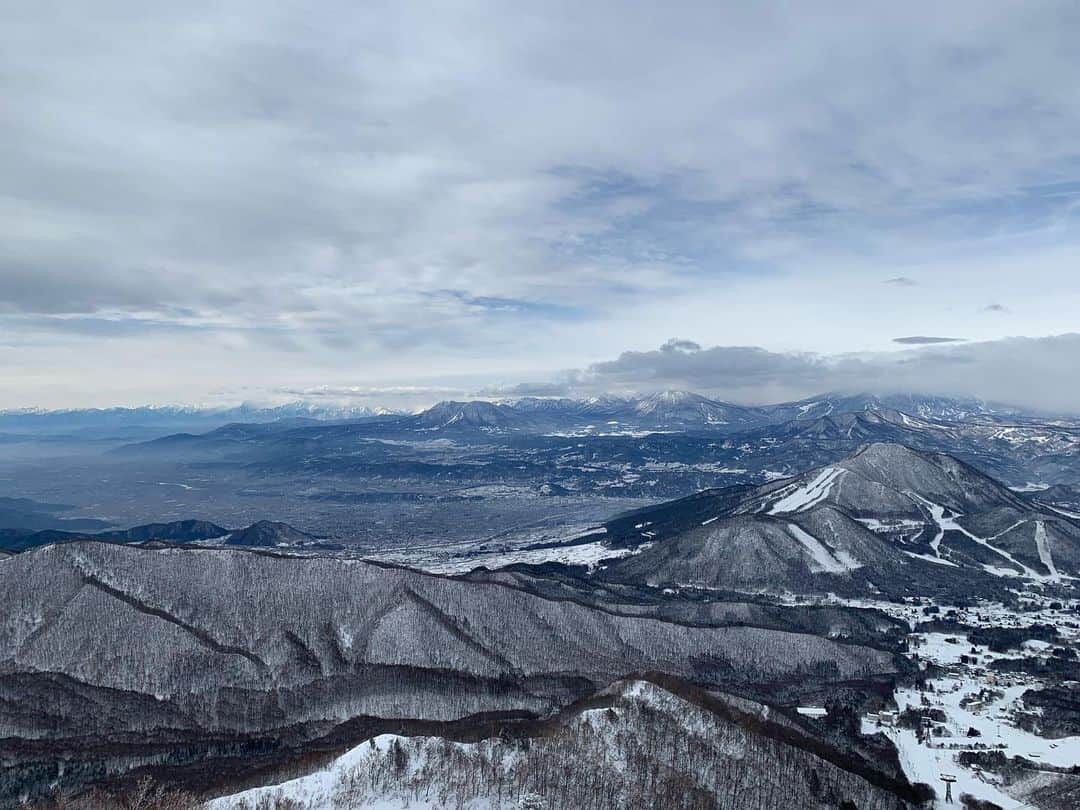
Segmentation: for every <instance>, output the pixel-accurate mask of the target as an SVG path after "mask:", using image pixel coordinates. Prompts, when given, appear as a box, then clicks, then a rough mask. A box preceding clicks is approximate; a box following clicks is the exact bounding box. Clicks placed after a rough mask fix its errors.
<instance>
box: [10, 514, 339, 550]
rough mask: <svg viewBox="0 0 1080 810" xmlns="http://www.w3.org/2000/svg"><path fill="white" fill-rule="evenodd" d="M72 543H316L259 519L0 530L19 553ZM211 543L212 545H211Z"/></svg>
mask: <svg viewBox="0 0 1080 810" xmlns="http://www.w3.org/2000/svg"><path fill="white" fill-rule="evenodd" d="M76 540H98V541H101V542H106V543H120V544H139V543H154V542H161V543H168V544H176V545H184V544H189V543H201V544H208V543H209V544H210V545H214V546H226V547H227V546H242V547H247V548H278V547H280V546H293V547H296V546H302V545H310V544H314V543H318V542H319V538H318V537H316V536H315V535H311V534H308V533H307V532H302V531H300V530H299V529H297V528H295V527H293V526H290V525H289V524H288V523H280V522H276V521H270V520H260V521H258V522H256V523H253V524H251V525H250V526H245V527H244V528H242V529H226V528H224V527H222V526H219V525H217V524H216V523H211V522H210V521H207V520H176V521H172V522H169V523H147V524H144V525H142V526H133V527H132V528H130V529H115V530H110V531H102V532H93V533H90V532H76V531H62V530H58V529H46V530H44V531H34V532H31V531H19V530H15V529H0V550H3V551H6V552H8V553H19V552H24V551H29V550H30V549H34V548H39V547H41V546H45V545H49V544H51V543H64V542H72V541H76ZM211 541H212V542H211Z"/></svg>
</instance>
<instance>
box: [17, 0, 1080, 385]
mask: <svg viewBox="0 0 1080 810" xmlns="http://www.w3.org/2000/svg"><path fill="white" fill-rule="evenodd" d="M928 19H932V20H933V24H932V25H928V24H927V22H926V21H927V20H928ZM1078 33H1080V11H1078V10H1077V7H1076V5H1075V4H1074V3H1068V2H1054V1H1053V0H1050V1H1049V2H1045V3H1038V4H1034V5H1032V4H993V6H992V7H987V4H986V3H982V2H978V1H977V0H957V2H952V3H948V4H941V3H939V2H938V3H932V2H929V0H925V1H924V2H914V3H906V4H891V5H890V4H872V5H871V6H870V7H868V8H866V9H863V11H862V13H860V14H858V15H852V14H847V13H845V12H844V9H843V6H842V5H841V4H839V3H833V2H826V3H825V4H824V5H822V6H820V7H815V8H813V9H810V8H804V7H801V6H795V7H792V5H791V4H789V3H781V2H779V1H778V2H763V3H754V4H745V3H744V4H715V3H714V4H708V3H699V2H680V1H679V0H676V2H673V3H670V4H666V5H665V7H664V10H663V13H659V12H658V11H657V9H656V6H655V5H654V4H630V5H629V6H628V5H627V4H625V3H617V2H615V0H599V2H596V3H590V4H588V5H587V7H584V8H582V7H578V6H570V5H567V4H565V3H562V2H558V0H557V1H556V2H554V3H552V2H528V0H526V2H524V3H520V4H517V3H516V4H512V5H511V4H505V3H502V4H500V3H494V2H490V0H461V2H457V3H454V4H452V5H450V6H445V7H443V6H440V7H438V8H433V7H432V4H430V3H419V2H411V1H410V0H404V1H403V2H388V0H387V1H384V0H373V2H367V3H363V4H355V3H345V2H341V1H340V0H336V1H335V0H331V2H329V3H326V4H319V5H318V6H312V5H311V4H305V3H298V2H292V1H291V0H285V2H281V3H274V4H273V7H272V8H268V7H267V4H265V3H257V2H254V0H237V1H236V2H233V3H229V4H228V6H227V7H225V6H222V5H221V4H206V3H184V4H173V5H172V6H169V7H167V8H166V7H161V6H160V5H159V4H152V5H150V6H148V5H147V4H145V3H137V2H135V1H134V0H106V2H105V3H104V5H103V6H102V8H101V11H100V13H98V14H94V15H85V14H83V15H77V14H68V13H57V9H56V8H55V7H54V4H53V3H51V2H42V3H32V4H26V3H23V4H18V3H15V4H7V5H6V7H5V8H4V9H3V10H2V11H0V92H2V94H3V100H4V101H3V104H2V105H0V125H2V126H3V129H4V149H3V150H2V151H0V176H3V177H4V194H3V196H2V197H0V335H3V338H2V339H3V340H4V341H5V343H9V342H10V341H12V340H14V339H15V338H12V337H11V335H12V334H14V333H16V332H17V339H18V341H19V346H20V350H19V352H18V355H19V356H18V357H10V356H9V357H7V358H2V357H0V380H2V381H3V383H4V392H3V393H2V394H0V396H2V397H4V398H5V403H8V404H12V405H19V404H70V403H71V402H72V399H73V398H74V399H75V400H78V401H80V402H85V401H89V400H90V399H91V398H94V397H98V396H103V395H104V394H103V392H114V391H115V392H120V391H121V384H123V386H124V387H123V391H124V396H136V397H137V396H139V390H141V389H138V388H131V389H128V388H127V387H126V386H127V385H128V383H129V382H130V381H137V380H140V379H143V378H145V379H147V380H150V379H152V378H154V377H155V374H156V373H157V370H156V369H155V368H154V366H155V364H156V363H157V362H158V361H156V360H154V359H153V358H154V357H161V356H164V355H166V354H167V355H169V356H170V357H172V356H175V357H178V358H180V362H183V361H184V359H185V358H187V362H188V363H189V365H190V367H189V368H187V369H186V373H185V374H174V375H173V378H174V383H173V384H174V386H175V387H174V389H172V396H174V397H180V396H185V395H187V394H188V392H190V391H191V387H192V386H193V385H198V386H205V388H206V389H207V390H210V389H213V388H214V387H216V386H220V385H222V384H226V383H228V381H229V380H231V379H233V378H235V377H236V376H237V375H241V376H247V375H254V370H255V369H258V370H260V371H261V372H263V373H264V374H267V375H269V374H273V375H274V376H275V380H273V381H268V382H267V385H268V386H270V387H273V386H275V385H277V384H279V383H281V382H282V380H281V378H286V377H289V376H292V377H294V378H296V379H297V385H298V386H300V387H303V385H304V384H306V383H307V382H310V380H309V379H308V378H309V377H310V376H312V375H315V374H316V373H318V374H320V375H326V376H327V377H331V378H333V379H334V380H339V379H346V380H348V379H352V376H353V375H355V373H356V371H357V369H358V368H362V370H363V373H364V374H365V375H367V376H370V377H371V378H372V380H374V381H376V382H377V381H378V380H384V379H387V378H388V377H390V376H393V377H394V378H395V379H396V378H398V377H401V376H404V377H413V376H423V375H429V374H431V373H433V372H434V371H438V372H439V373H449V374H458V373H461V374H466V373H468V374H475V373H477V372H478V370H479V369H480V368H481V367H482V368H484V369H487V370H488V371H489V372H491V373H492V375H493V376H497V375H496V374H495V370H506V369H510V370H515V371H519V372H520V373H521V374H525V373H527V372H530V371H531V370H533V369H539V368H545V369H550V368H559V367H563V366H571V365H584V364H585V363H586V362H587V361H588V358H589V357H590V356H596V353H597V352H601V351H602V352H605V353H607V354H609V355H614V354H615V353H616V352H617V351H618V350H619V348H621V347H623V346H626V345H631V344H630V341H634V342H638V341H642V343H641V344H639V345H653V344H658V343H660V342H661V341H662V340H663V339H664V338H665V337H666V336H667V335H669V334H671V331H672V330H673V328H678V330H679V331H680V332H686V333H691V332H693V333H695V334H702V335H706V334H707V335H708V337H709V341H710V342H714V343H728V344H737V343H747V344H754V345H758V344H764V343H768V344H769V346H770V347H772V348H774V349H779V348H781V347H783V346H792V345H801V344H799V343H797V342H796V341H797V340H799V339H802V340H806V341H810V340H812V339H816V336H820V335H826V334H827V335H828V340H830V341H832V340H835V342H837V343H842V342H846V344H845V345H844V346H842V347H841V348H842V349H844V350H850V351H857V350H859V351H861V350H866V349H869V348H882V347H884V346H886V345H887V344H888V343H889V340H890V338H891V336H892V335H894V334H903V332H904V331H907V330H911V331H918V332H929V333H931V334H932V333H933V331H934V330H935V328H938V329H940V328H943V327H941V326H936V324H940V323H944V322H945V321H943V320H942V317H941V316H942V312H948V311H950V308H951V311H952V312H953V313H954V317H955V319H959V318H961V317H968V318H969V319H970V320H971V321H982V324H981V325H979V324H971V323H967V322H960V323H958V322H956V320H952V321H949V329H950V331H955V332H956V333H957V334H970V335H971V336H972V337H974V338H978V339H988V338H993V337H1003V336H1004V333H1000V332H990V331H989V330H992V329H995V328H1000V327H999V326H996V325H995V324H994V323H993V321H992V319H987V318H985V317H980V316H979V313H978V312H976V311H975V307H976V306H977V305H973V304H972V303H971V301H972V300H975V301H979V300H1009V301H1010V302H1016V303H1015V304H1014V306H1015V309H1016V314H1015V316H1014V317H1013V318H1010V319H1008V324H1009V326H1010V328H1011V329H1013V330H1014V331H1015V332H1017V333H1027V334H1046V333H1052V332H1055V331H1061V330H1062V329H1064V328H1068V323H1071V321H1070V320H1069V319H1070V318H1072V317H1073V315H1072V313H1074V312H1075V311H1076V310H1077V301H1076V298H1077V285H1076V283H1075V282H1074V281H1072V280H1071V276H1070V275H1069V274H1070V273H1072V272H1073V271H1074V268H1073V264H1074V261H1073V259H1072V258H1071V257H1072V256H1075V250H1076V248H1077V246H1078V245H1080V217H1078V215H1077V214H1078V210H1080V209H1078V208H1077V206H1076V194H1077V189H1078V188H1080V186H1078V184H1077V181H1076V178H1077V177H1078V176H1080V156H1078V148H1077V145H1076V141H1075V138H1074V137H1073V136H1072V133H1074V132H1076V131H1077V130H1080V100H1078V99H1077V97H1076V94H1075V92H1074V90H1073V87H1072V84H1071V83H1070V82H1067V81H1063V80H1062V77H1065V76H1072V75H1075V73H1076V71H1077V69H1078V68H1080V64H1078V59H1080V57H1078V55H1077V49H1076V48H1075V47H1073V42H1074V41H1075V39H1076V35H1077V34H1078ZM1052 249H1057V250H1059V251H1060V253H1061V256H1060V257H1058V258H1056V259H1055V260H1054V262H1053V263H1047V264H1046V267H1045V269H1044V271H1043V275H1042V276H1041V277H1040V279H1039V280H1040V283H1039V284H1034V283H1030V277H1029V275H1028V269H1029V268H1030V267H1031V266H1032V264H1033V262H1032V254H1033V252H1035V251H1047V250H1052ZM962 266H968V267H977V268H979V269H980V272H979V273H978V274H969V275H967V276H964V274H963V273H962V272H961V270H959V269H957V268H960V267H962ZM971 275H978V279H977V281H976V282H970V281H968V280H966V279H968V278H969V277H970V276H971ZM961 276H963V278H961ZM880 279H885V280H886V281H885V282H884V283H885V284H886V285H888V287H885V286H883V285H882V283H881V282H880V281H879V280H880ZM915 279H918V280H919V281H918V282H916V281H915ZM930 279H933V286H932V287H931V283H930ZM961 281H963V282H964V283H959V282H961ZM900 287H905V288H906V287H910V288H912V294H911V295H907V294H904V295H899V294H896V293H897V292H898V290H897V289H891V288H900ZM972 287H974V293H973V292H972V290H971V288H972ZM890 289H891V294H889V295H886V293H889V292H890ZM930 289H933V291H934V295H933V296H932V298H933V300H930V299H931V296H930V295H929V294H927V295H925V296H921V295H919V293H922V292H923V290H930ZM1062 290H1064V292H1062ZM844 291H849V293H848V294H850V295H851V296H852V297H853V298H856V299H858V300H859V304H861V302H862V301H864V300H865V301H866V302H867V310H868V311H871V312H873V313H874V317H872V318H867V319H866V322H865V324H864V323H860V324H850V323H847V322H846V321H845V319H850V318H854V317H856V316H855V314H853V313H855V311H856V309H857V308H858V305H857V304H848V303H847V302H846V301H845V303H844V306H842V307H841V306H840V305H838V304H836V303H835V302H836V301H838V300H840V299H842V298H843V295H844V294H845V293H844ZM972 294H977V295H978V296H979V297H978V298H974V299H973V298H971V297H970V296H971V295H972ZM984 296H985V297H984ZM732 301H737V302H738V305H739V306H740V308H741V310H742V313H741V315H742V317H743V318H744V319H751V318H752V319H753V320H754V323H752V324H751V325H752V326H753V327H754V331H752V332H751V331H749V330H746V333H744V332H743V331H742V330H740V329H737V328H736V327H735V326H725V324H729V323H732V322H734V321H736V320H737V318H736V317H735V315H738V314H740V313H734V314H733V313H732V311H731V310H732V307H733V306H735V305H733V304H732V303H731V302H732ZM747 301H749V302H751V304H752V305H747V304H746V302H747ZM785 302H788V303H789V305H788V306H787V308H786V309H781V307H782V305H784V304H785ZM695 306H698V307H700V308H701V310H702V313H700V314H698V315H697V316H696V320H693V321H691V320H690V318H689V316H688V314H687V313H688V311H689V310H691V309H693V308H694V307H695ZM831 307H835V308H836V309H839V310H841V311H840V312H839V314H838V313H837V312H836V311H835V310H834V309H830V308H831ZM770 308H776V310H775V311H774V310H773V309H770ZM931 310H933V311H931ZM777 312H778V314H777ZM920 315H922V316H924V317H925V320H920V319H919V316H920ZM1024 317H1026V318H1028V320H1026V321H1025V320H1022V318H1024ZM80 318H81V319H83V320H78V319H80ZM999 320H1000V321H1001V323H1002V324H1003V323H1004V322H1005V319H999ZM706 323H708V324H715V327H714V329H713V331H709V332H706V331H704V329H703V328H702V330H701V331H698V329H699V327H704V325H705V324H706ZM1062 324H1065V325H1064V326H1063V325H1062ZM725 330H726V331H725ZM897 330H901V331H897ZM979 330H982V331H979ZM646 339H647V342H645V341H646ZM821 340H822V341H823V342H824V341H825V340H826V338H825V337H822V338H821ZM818 348H819V349H820V350H823V351H824V350H825V349H822V348H821V347H818ZM174 349H175V355H173V354H172V352H173V351H174ZM829 350H831V348H830V349H829ZM705 351H706V350H704V349H700V350H699V349H695V348H693V347H691V346H689V345H682V344H679V345H673V346H672V347H670V352H669V353H671V354H672V355H681V354H688V355H694V356H696V355H699V354H702V353H704V352H705ZM7 354H8V355H11V354H12V353H11V352H8V353H7ZM194 357H200V358H205V360H201V361H200V362H199V363H198V368H195V363H194V361H193V360H192V358H194ZM147 358H150V359H147ZM746 362H750V360H749V359H748V358H747V359H746ZM140 363H141V364H143V365H140ZM28 369H30V370H28ZM31 370H32V371H31ZM174 371H175V370H174ZM142 372H145V373H142ZM57 381H63V384H64V386H65V388H64V390H63V392H62V396H61V395H57V394H50V393H48V392H49V391H53V387H52V386H54V385H56V384H58V383H57ZM134 384H135V383H134V382H131V385H134ZM160 385H161V386H163V387H161V388H160V389H157V388H155V396H168V395H169V394H168V391H169V389H168V387H167V386H168V383H167V381H166V380H162V381H161V383H160ZM147 390H149V389H147Z"/></svg>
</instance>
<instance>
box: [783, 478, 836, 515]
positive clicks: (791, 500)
mask: <svg viewBox="0 0 1080 810" xmlns="http://www.w3.org/2000/svg"><path fill="white" fill-rule="evenodd" d="M842 472H844V471H843V470H842V469H840V468H839V467H826V468H825V469H823V470H822V471H821V472H819V473H818V474H817V475H816V476H815V477H814V479H813V480H812V481H811V482H810V483H809V484H806V485H805V486H801V487H799V488H797V489H796V490H795V491H794V492H791V493H789V494H787V495H785V496H784V497H783V498H781V499H780V500H778V501H777V502H776V503H774V504H773V505H772V508H771V509H769V511H768V514H770V515H783V514H788V513H791V512H803V511H805V510H807V509H809V508H810V507H812V506H815V505H816V504H819V503H821V502H822V501H823V500H825V498H827V497H828V496H829V493H830V492H831V491H832V487H833V484H834V483H835V482H836V479H837V478H838V477H839V476H840V474H841V473H842Z"/></svg>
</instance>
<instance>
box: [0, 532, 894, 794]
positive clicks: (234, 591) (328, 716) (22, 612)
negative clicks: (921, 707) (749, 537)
mask: <svg viewBox="0 0 1080 810" xmlns="http://www.w3.org/2000/svg"><path fill="white" fill-rule="evenodd" d="M0 592H2V593H4V595H5V599H6V605H7V609H6V613H5V619H4V621H3V622H0V740H5V739H6V740H13V739H14V740H36V741H38V747H37V748H34V749H33V750H26V749H22V748H18V747H17V746H16V748H14V749H12V748H11V747H10V746H8V747H7V748H4V751H5V763H6V764H5V767H6V768H7V769H8V773H9V774H10V773H11V772H12V771H11V769H16V770H17V769H18V768H20V767H25V769H26V770H25V772H24V777H25V778H24V780H23V781H22V782H21V789H22V790H23V791H24V792H26V791H28V790H29V789H30V788H33V789H34V790H38V791H41V792H44V791H47V790H49V789H50V787H49V785H50V784H51V782H52V780H53V778H54V777H53V775H51V774H50V772H49V770H48V768H45V769H42V768H41V767H40V766H39V759H35V757H39V754H36V753H34V752H35V751H38V750H39V749H41V747H42V746H49V747H51V749H55V750H61V751H63V752H64V757H65V760H66V761H69V762H70V761H72V760H73V759H75V760H79V761H89V762H93V761H94V757H95V756H99V754H96V753H95V752H98V751H102V750H105V751H111V752H112V753H111V754H109V756H111V757H113V759H112V762H113V764H112V765H110V767H111V768H117V767H120V766H119V765H118V764H117V763H118V762H119V761H120V760H118V759H117V757H120V756H121V753H120V752H122V751H123V750H131V749H125V748H124V747H125V746H140V745H145V743H146V742H147V741H148V740H152V741H153V744H154V746H155V748H154V750H155V751H157V752H161V753H162V755H163V756H164V755H165V754H166V753H168V752H170V751H174V752H175V753H174V754H173V755H174V756H185V757H191V756H196V757H198V756H210V757H214V756H221V753H220V752H215V751H214V749H212V748H211V749H209V752H208V753H203V754H198V753H194V754H193V753H192V749H191V746H192V744H193V741H213V740H223V739H224V740H228V741H229V745H230V750H238V749H239V750H243V748H244V746H245V745H250V746H257V745H259V744H261V743H259V741H260V740H265V739H267V737H271V738H273V739H275V740H277V739H280V740H283V741H285V742H287V743H288V744H290V745H300V744H303V743H305V742H308V741H311V740H314V739H316V738H319V737H322V736H324V735H325V734H327V733H328V732H329V731H330V730H332V729H335V728H336V727H338V726H340V725H341V724H347V723H349V722H350V721H353V722H355V723H359V724H360V727H361V728H372V727H375V728H378V725H377V724H378V723H380V722H382V723H383V724H384V726H386V727H393V724H394V723H401V722H402V718H408V719H411V720H414V721H418V722H421V721H427V722H453V721H457V720H461V719H463V718H468V717H470V716H477V715H483V714H484V713H490V712H500V713H507V712H509V713H518V714H517V715H516V716H532V717H542V716H544V715H546V714H549V713H551V712H552V711H557V710H558V709H559V708H561V707H562V706H564V705H566V704H568V703H570V702H572V701H573V700H576V699H580V698H583V697H587V696H588V695H590V694H592V693H594V692H595V691H596V690H597V689H599V688H603V687H604V686H606V685H607V684H609V683H611V682H613V681H615V680H618V679H620V678H622V677H625V676H626V675H628V674H631V673H634V672H645V671H660V672H665V673H668V674H669V675H671V676H674V677H676V678H681V679H684V680H688V681H692V682H694V683H698V684H701V685H703V686H706V687H713V688H715V687H721V686H726V687H728V688H739V689H741V690H744V691H756V690H763V689H775V688H776V686H775V685H777V684H797V685H798V688H803V687H805V686H806V685H808V684H812V683H814V682H816V683H818V684H819V686H820V685H822V684H824V683H827V682H829V681H830V680H833V679H837V680H850V679H857V678H871V677H878V676H889V675H892V674H894V673H896V672H897V671H898V668H900V667H901V666H902V663H901V662H900V661H899V659H898V658H896V656H895V655H894V654H893V652H892V651H891V650H890V649H889V643H882V644H881V647H883V648H874V647H870V646H864V645H862V644H858V643H850V642H848V643H843V642H840V641H835V640H831V639H828V638H825V637H822V636H819V635H813V634H810V633H804V632H792V631H791V630H782V629H770V628H764V627H759V626H753V625H752V624H751V623H741V624H740V623H738V622H733V621H732V620H731V618H730V617H728V616H724V617H718V619H717V621H716V622H714V623H711V622H708V621H705V622H702V621H698V622H695V623H692V624H691V623H686V622H683V621H680V620H668V619H663V618H660V617H659V615H635V613H636V612H638V611H635V610H633V609H632V608H631V607H630V606H629V605H628V606H627V607H625V608H623V609H621V610H620V609H619V608H618V607H617V606H607V607H604V608H601V607H599V606H594V605H590V604H586V603H579V602H572V601H567V600H558V599H549V598H546V597H543V596H540V595H537V594H534V593H530V592H528V591H525V590H522V589H521V588H519V587H514V586H512V585H509V584H501V583H497V582H494V581H476V580H470V579H461V578H446V577H439V576H432V575H427V574H422V573H419V572H416V571H411V570H408V569H403V568H395V567H391V566H386V565H377V564H372V563H366V562H362V561H359V560H355V559H337V558H328V557H310V556H309V557H285V556H280V555H274V554H271V553H268V552H255V551H248V550H241V549H201V548H190V547H184V548H179V547H169V548H161V549H154V548H147V547H136V546H130V545H118V544H112V543H102V542H70V543H64V544H58V545H52V546H47V547H44V548H39V549H35V550H31V551H27V552H24V553H22V554H18V555H15V556H13V557H8V558H4V559H3V560H2V561H0ZM624 599H625V597H624ZM789 624H790V623H789ZM88 707H92V708H88ZM506 716H514V715H513V714H511V715H506ZM365 723H366V724H367V725H364V724H365ZM373 724H375V725H373ZM346 728H347V726H346ZM279 744H280V743H279ZM181 752H183V753H181ZM136 761H139V759H138V757H136ZM69 770H71V771H72V772H74V773H76V774H78V773H79V772H80V771H79V770H78V769H69ZM82 772H84V773H86V774H90V775H92V774H93V768H92V767H89V766H87V768H85V769H83V770H82ZM18 784H19V783H18V782H16V783H15V785H18ZM13 789H14V787H13V783H12V781H11V780H10V779H8V780H0V802H3V801H6V800H7V798H8V797H7V796H5V795H4V793H3V791H6V790H13Z"/></svg>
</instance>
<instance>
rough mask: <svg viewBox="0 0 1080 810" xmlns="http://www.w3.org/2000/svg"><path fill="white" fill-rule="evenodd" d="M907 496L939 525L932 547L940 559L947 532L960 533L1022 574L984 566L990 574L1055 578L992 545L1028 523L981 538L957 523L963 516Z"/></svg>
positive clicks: (911, 495)
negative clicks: (994, 541)
mask: <svg viewBox="0 0 1080 810" xmlns="http://www.w3.org/2000/svg"><path fill="white" fill-rule="evenodd" d="M906 494H907V495H908V496H909V497H911V498H912V499H914V500H917V501H919V502H920V503H922V505H923V506H925V507H926V508H927V510H929V512H930V516H931V518H933V520H934V522H935V523H937V525H938V533H937V537H935V538H934V539H933V540H931V541H930V547H931V548H932V549H933V550H934V554H936V555H937V556H938V557H940V556H941V551H940V547H941V540H942V538H944V536H945V532H947V531H954V532H960V534H962V535H964V536H965V537H967V538H969V539H971V540H974V541H975V542H976V543H978V544H979V545H980V546H983V547H984V548H988V549H990V551H992V552H994V553H995V554H997V555H998V556H999V557H1002V558H1004V559H1006V560H1008V561H1009V562H1010V563H1012V564H1013V565H1014V566H1016V567H1017V568H1018V569H1020V572H1019V573H1017V572H1016V571H1014V570H1011V569H1008V568H1002V567H999V566H996V565H983V568H984V569H985V570H986V571H987V572H988V573H990V574H993V575H994V576H999V577H1001V576H1007V577H1016V576H1024V577H1029V578H1030V579H1039V580H1046V579H1051V578H1053V577H1046V576H1043V575H1042V574H1040V573H1039V572H1038V571H1035V570H1034V569H1032V568H1029V567H1028V566H1026V565H1024V564H1023V563H1022V562H1020V561H1019V560H1018V559H1016V557H1014V556H1013V555H1012V554H1010V553H1009V552H1007V551H1006V550H1005V549H1003V548H998V547H997V546H994V545H991V543H990V541H991V540H996V539H997V538H999V537H1001V536H1002V535H1003V534H1008V533H1009V532H1011V531H1012V530H1013V529H1015V528H1016V527H1017V526H1022V525H1023V524H1024V523H1026V521H1024V520H1018V521H1016V523H1014V524H1013V525H1011V526H1009V528H1007V529H1005V530H1003V531H1000V532H998V533H997V534H995V535H994V536H993V537H979V536H978V535H976V534H973V533H972V532H969V531H968V530H967V529H965V528H964V527H963V526H961V525H960V524H959V523H957V522H956V519H957V518H958V517H963V516H962V515H952V516H949V517H945V511H946V510H945V507H944V506H941V505H940V504H936V503H933V502H932V501H928V500H927V499H926V498H923V497H921V496H920V495H917V494H916V493H914V492H908V493H906ZM1044 562H1045V561H1044ZM1055 577H1056V572H1055Z"/></svg>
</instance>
